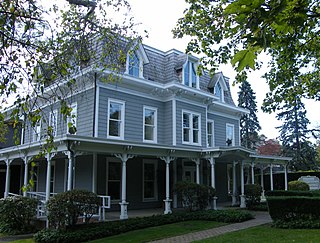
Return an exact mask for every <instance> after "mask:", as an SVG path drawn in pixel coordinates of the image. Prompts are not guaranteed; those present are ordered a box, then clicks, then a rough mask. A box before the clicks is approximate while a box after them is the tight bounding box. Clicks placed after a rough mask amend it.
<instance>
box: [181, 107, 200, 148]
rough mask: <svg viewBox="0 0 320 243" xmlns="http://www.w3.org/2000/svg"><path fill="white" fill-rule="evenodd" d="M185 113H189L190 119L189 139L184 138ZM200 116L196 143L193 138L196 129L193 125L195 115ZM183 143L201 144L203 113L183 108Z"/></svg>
mask: <svg viewBox="0 0 320 243" xmlns="http://www.w3.org/2000/svg"><path fill="white" fill-rule="evenodd" d="M184 114H187V115H188V120H189V127H188V128H187V129H188V130H189V134H188V136H189V141H185V140H184V130H185V127H184ZM194 116H198V129H197V131H198V142H197V143H195V142H194V140H193V132H194V131H195V130H196V129H195V128H194V126H193V117H194ZM181 125H182V144H188V145H197V146H201V114H200V113H197V112H193V111H188V110H182V122H181Z"/></svg>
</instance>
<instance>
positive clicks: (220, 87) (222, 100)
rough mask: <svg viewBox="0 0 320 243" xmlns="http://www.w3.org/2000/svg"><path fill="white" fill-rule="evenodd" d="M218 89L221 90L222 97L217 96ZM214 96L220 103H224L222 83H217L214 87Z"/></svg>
mask: <svg viewBox="0 0 320 243" xmlns="http://www.w3.org/2000/svg"><path fill="white" fill-rule="evenodd" d="M217 89H219V90H220V95H217V92H216V90H217ZM213 94H214V95H215V96H216V97H218V98H219V101H221V102H224V89H223V86H222V84H221V83H220V81H218V82H216V84H215V85H214V90H213Z"/></svg>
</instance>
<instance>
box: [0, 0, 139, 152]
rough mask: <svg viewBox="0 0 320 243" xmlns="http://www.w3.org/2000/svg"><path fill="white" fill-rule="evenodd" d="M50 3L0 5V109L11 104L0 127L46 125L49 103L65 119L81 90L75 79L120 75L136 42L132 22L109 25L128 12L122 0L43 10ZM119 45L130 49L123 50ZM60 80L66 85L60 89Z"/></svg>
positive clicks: (76, 0)
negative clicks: (92, 74)
mask: <svg viewBox="0 0 320 243" xmlns="http://www.w3.org/2000/svg"><path fill="white" fill-rule="evenodd" d="M49 4H50V3H49V2H48V1H41V0H14V1H11V0H3V1H1V2H0V13H1V15H0V23H1V24H0V34H1V38H0V46H1V49H0V73H1V75H0V98H1V104H6V103H7V104H10V103H11V100H14V102H13V105H14V106H13V107H11V108H10V109H8V112H6V113H4V112H3V110H2V112H1V114H0V126H3V125H5V124H6V122H5V121H7V120H10V124H12V126H13V128H15V129H17V126H18V125H19V124H21V125H22V126H26V125H27V124H28V123H30V125H31V126H32V127H35V126H36V124H37V123H39V121H40V119H41V122H42V123H47V124H48V125H49V118H48V117H46V116H45V112H43V110H42V107H44V104H48V103H59V107H60V111H61V113H62V114H63V115H64V116H65V119H67V117H70V116H71V111H72V109H71V104H69V101H68V99H67V97H68V96H70V95H71V94H73V92H74V91H75V90H77V89H81V88H83V87H84V85H85V84H84V82H82V83H81V78H75V77H76V76H82V75H85V74H86V73H87V71H88V70H89V69H90V68H97V69H100V70H101V71H103V70H105V69H108V70H111V71H112V72H113V73H120V72H122V71H123V67H124V63H125V60H126V50H127V49H128V48H129V47H128V46H129V45H130V43H131V44H133V43H135V40H136V39H137V38H138V35H137V33H136V32H135V31H133V25H134V22H133V19H132V18H125V17H124V18H123V19H122V20H121V19H120V20H121V21H123V23H122V24H119V23H117V22H115V21H113V18H115V16H116V15H115V14H114V13H120V14H118V16H117V17H118V18H119V16H122V14H121V13H122V11H124V12H128V11H130V6H129V4H128V3H127V2H126V0H97V1H93V0H92V1H90V0H66V1H65V2H64V5H63V6H58V5H56V4H52V6H51V7H47V8H45V7H44V6H47V5H49ZM112 13H113V14H112ZM123 16H125V15H123ZM120 20H119V21H120ZM123 42H127V43H129V44H128V45H127V46H125V47H123V46H124V45H123ZM124 48H125V51H124ZM115 76H116V75H115ZM115 76H112V75H110V76H109V77H115ZM62 80H64V81H65V82H66V83H65V85H63V86H62V85H61V84H62V82H61V81H62ZM0 109H3V106H2V105H1V107H0ZM0 131H3V129H1V127H0ZM47 133H48V134H47V136H46V137H47V140H46V143H47V144H50V143H52V141H53V134H52V127H50V126H48V129H47ZM0 137H3V134H2V135H1V136H0ZM49 147H50V146H47V147H46V146H43V148H49Z"/></svg>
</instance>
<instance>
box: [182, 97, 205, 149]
mask: <svg viewBox="0 0 320 243" xmlns="http://www.w3.org/2000/svg"><path fill="white" fill-rule="evenodd" d="M183 110H185V111H190V112H194V113H197V114H200V115H201V146H202V147H205V146H206V116H207V115H206V108H205V107H202V106H199V105H193V104H190V103H186V102H183V101H177V104H176V111H177V113H176V118H177V126H176V128H177V145H180V146H194V147H199V146H196V145H186V144H183V143H182V123H183V121H182V111H183Z"/></svg>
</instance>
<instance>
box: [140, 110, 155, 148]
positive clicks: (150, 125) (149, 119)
mask: <svg viewBox="0 0 320 243" xmlns="http://www.w3.org/2000/svg"><path fill="white" fill-rule="evenodd" d="M143 127H144V129H143V141H144V142H154V143H156V142H157V109H156V108H152V107H144V108H143Z"/></svg>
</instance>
